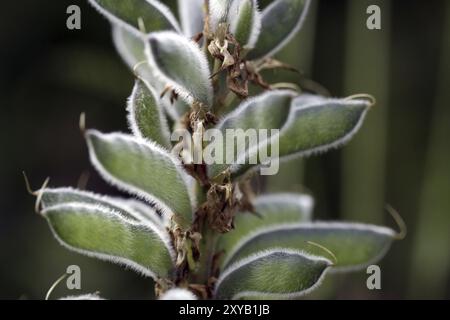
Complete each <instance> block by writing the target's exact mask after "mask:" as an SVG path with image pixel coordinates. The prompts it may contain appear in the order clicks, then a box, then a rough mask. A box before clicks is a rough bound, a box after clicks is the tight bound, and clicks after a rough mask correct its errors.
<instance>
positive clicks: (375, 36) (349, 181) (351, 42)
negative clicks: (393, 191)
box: [341, 0, 390, 224]
mask: <svg viewBox="0 0 450 320" xmlns="http://www.w3.org/2000/svg"><path fill="white" fill-rule="evenodd" d="M370 5H378V6H379V7H380V9H381V30H369V29H368V28H367V27H366V19H367V18H368V17H369V16H368V15H367V14H366V9H367V7H368V6H370ZM347 15H348V22H347V23H348V24H347V36H346V58H345V66H346V68H345V80H344V86H345V94H346V95H351V94H354V93H370V94H371V95H373V96H374V97H375V98H376V100H377V105H376V106H375V107H374V108H372V109H371V111H370V113H369V114H368V116H367V118H366V122H365V123H364V126H363V127H362V128H361V130H360V132H358V135H356V137H355V138H354V139H353V140H352V142H351V143H350V144H349V145H348V146H346V147H345V148H344V149H343V150H342V181H341V192H342V194H341V212H342V213H343V217H344V218H345V219H347V220H360V221H364V222H369V223H376V224H381V223H382V222H383V215H384V205H385V199H384V197H385V189H384V186H385V176H386V144H387V142H386V141H387V137H386V130H387V110H388V99H389V86H390V85H389V63H390V61H389V60H390V59H389V56H390V55H389V51H390V45H389V42H390V2H389V1H386V0H376V1H375V0H373V1H372V0H370V1H369V0H351V1H349V2H348V8H347Z"/></svg>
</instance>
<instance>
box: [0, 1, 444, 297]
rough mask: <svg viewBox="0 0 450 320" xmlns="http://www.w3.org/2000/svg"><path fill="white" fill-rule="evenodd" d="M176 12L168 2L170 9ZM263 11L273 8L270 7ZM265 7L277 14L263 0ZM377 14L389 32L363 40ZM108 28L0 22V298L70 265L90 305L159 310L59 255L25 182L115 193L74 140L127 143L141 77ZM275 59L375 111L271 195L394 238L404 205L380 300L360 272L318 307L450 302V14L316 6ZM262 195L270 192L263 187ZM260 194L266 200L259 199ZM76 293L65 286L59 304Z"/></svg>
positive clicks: (0, 15)
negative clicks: (305, 198) (302, 195)
mask: <svg viewBox="0 0 450 320" xmlns="http://www.w3.org/2000/svg"><path fill="white" fill-rule="evenodd" d="M165 2H170V1H165ZM263 2H264V1H263ZM266 2H267V1H266ZM70 4H77V5H79V6H80V7H81V9H82V29H81V30H79V31H69V30H67V29H66V18H67V15H66V8H67V6H69V5H70ZM370 4H378V5H379V6H380V7H381V10H382V30H381V31H369V30H367V29H366V27H365V22H366V19H367V15H366V8H367V6H368V5H370ZM110 33H111V32H110V27H109V25H108V23H107V22H106V21H105V19H103V18H102V17H101V16H100V15H98V14H97V13H96V12H95V10H93V9H92V8H91V7H89V6H88V5H87V3H86V1H77V0H71V1H66V0H58V1H50V0H41V1H32V0H23V1H20V2H19V1H7V2H5V3H2V9H1V11H0V46H1V50H0V128H1V131H0V132H1V134H0V298H3V299H19V298H23V299H42V298H44V296H45V293H46V291H47V289H48V288H49V287H50V286H51V284H52V283H53V282H54V281H55V280H56V279H57V278H58V277H59V276H60V275H61V274H63V273H64V272H65V269H66V267H67V266H68V265H71V264H77V265H79V266H80V267H81V269H82V290H81V292H82V293H88V292H95V291H97V290H99V291H101V294H102V295H103V296H105V297H107V298H123V299H132V298H151V297H152V291H153V289H152V284H151V280H148V279H145V278H141V277H140V276H137V275H135V274H134V273H133V272H131V271H123V270H122V269H121V268H120V267H118V266H115V265H111V264H108V263H105V262H100V261H95V260H91V259H89V258H85V257H82V256H79V255H77V254H74V253H71V252H68V251H66V250H65V249H63V248H62V247H60V246H59V245H58V244H57V243H56V241H55V240H54V239H53V238H52V235H51V234H50V231H49V229H48V226H47V225H46V222H45V221H44V220H43V219H41V218H40V217H39V216H38V215H37V214H35V213H34V210H33V207H34V198H33V197H32V196H30V195H28V194H27V192H26V189H25V184H24V180H23V178H22V170H25V171H26V172H27V174H28V176H29V178H30V181H31V183H32V187H33V188H35V189H37V188H39V187H40V185H41V184H42V182H43V181H44V179H45V178H46V177H47V176H50V177H51V186H66V185H72V186H76V185H77V181H78V180H79V177H80V176H81V175H82V174H83V172H89V173H90V179H89V182H88V189H91V190H95V191H96V192H101V193H116V191H115V190H113V189H112V188H110V187H108V186H107V185H106V183H104V182H103V181H101V179H100V178H99V177H98V175H97V174H96V173H95V172H94V171H93V170H92V168H91V166H90V164H89V162H88V157H87V152H86V148H85V143H84V141H83V139H82V136H81V134H80V132H79V129H78V118H79V115H80V113H81V112H86V114H87V124H88V127H95V128H98V129H99V130H101V131H107V132H108V131H117V130H119V131H126V130H127V125H126V119H125V102H126V98H127V97H128V96H129V94H130V92H131V89H132V84H133V78H132V76H131V73H130V72H129V71H128V70H127V68H126V67H125V66H124V64H123V63H122V62H121V60H120V58H119V57H118V55H117V54H116V53H115V51H114V48H113V45H112V42H111V37H110ZM278 57H279V58H281V59H283V60H284V61H286V62H289V63H291V64H293V65H295V66H296V67H298V68H299V69H301V70H302V71H303V75H302V76H300V75H298V74H291V73H286V72H284V71H283V72H281V71H279V72H277V73H272V74H267V75H266V76H267V77H268V78H269V79H270V77H271V78H272V80H274V81H275V80H276V79H283V80H290V81H293V82H296V83H299V82H302V81H304V79H305V78H306V77H307V78H310V79H313V80H315V81H316V82H318V83H320V84H322V85H323V86H324V87H326V88H327V89H328V90H329V91H330V92H331V94H332V95H333V96H348V95H350V94H353V93H361V92H365V93H371V94H373V95H374V96H376V97H377V100H378V105H377V106H376V107H375V108H374V109H373V110H372V111H371V112H370V114H369V116H368V121H367V122H366V123H365V125H364V127H363V129H362V131H361V132H360V133H359V134H358V136H357V138H356V139H355V140H354V141H352V142H351V143H350V144H349V145H348V146H346V147H345V148H343V149H341V150H335V151H332V152H329V153H327V154H325V155H321V156H317V157H313V158H310V159H307V160H305V161H296V162H294V163H289V164H287V165H285V166H284V168H283V169H282V171H281V173H280V174H279V176H277V177H275V178H270V179H268V181H266V183H261V186H264V185H265V187H264V188H266V189H267V190H285V191H289V190H292V191H295V190H305V189H306V190H308V191H309V192H311V193H312V194H313V195H314V196H315V198H316V210H315V215H316V217H317V218H318V219H345V220H356V221H363V222H368V223H375V224H383V225H388V226H391V227H395V224H394V223H393V222H392V219H390V218H389V215H388V214H387V213H386V212H385V210H384V205H385V204H386V203H389V204H391V205H392V206H394V207H395V208H396V209H397V210H398V211H399V212H400V214H401V215H402V217H403V218H404V219H405V221H406V223H407V225H408V228H409V234H408V236H407V238H406V239H405V240H403V241H400V242H396V243H394V245H393V248H392V249H391V250H390V251H389V253H388V254H387V256H386V257H385V258H384V259H383V261H382V263H381V267H382V290H380V291H369V290H367V288H366V283H365V281H366V277H367V275H366V274H365V272H364V271H361V272H358V273H356V274H349V275H344V274H341V275H336V276H332V277H330V279H329V280H327V281H326V283H325V284H324V286H323V288H321V289H320V290H318V291H317V292H316V293H314V295H313V296H312V297H315V298H358V299H360V298H368V299H378V298H384V299H395V298H400V299H403V298H447V299H448V298H449V297H450V277H449V275H450V270H449V269H450V249H449V247H450V246H449V245H450V232H449V230H450V169H449V165H450V145H449V140H450V90H449V89H450V1H445V0H441V1H439V0H433V1H394V0H391V1H388V0H385V1H382V0H377V1H376V0H373V1H366V0H349V1H335V0H321V1H315V2H314V4H313V6H312V10H311V12H310V15H309V17H308V19H307V21H306V25H305V27H304V28H303V30H302V32H301V33H300V34H299V36H298V37H296V39H295V40H294V41H293V42H292V43H291V44H290V45H289V46H288V47H287V48H286V49H285V50H283V52H282V53H281V54H279V55H278ZM261 189H263V187H261ZM260 191H264V190H260ZM79 293H80V292H69V291H67V290H65V289H64V286H63V285H62V286H60V287H58V288H57V289H56V291H55V292H54V294H53V297H59V296H62V295H67V294H79Z"/></svg>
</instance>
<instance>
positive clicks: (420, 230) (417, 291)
mask: <svg viewBox="0 0 450 320" xmlns="http://www.w3.org/2000/svg"><path fill="white" fill-rule="evenodd" d="M445 7H446V9H445V10H446V14H445V29H444V32H443V35H442V52H441V58H440V64H439V69H438V70H439V82H438V87H437V90H436V97H435V101H434V103H435V105H436V107H435V111H434V115H433V119H432V122H431V134H430V138H429V143H428V153H427V158H426V165H425V178H424V181H423V184H422V192H421V195H420V199H419V202H420V205H419V216H418V221H417V227H416V228H417V231H416V233H415V235H414V239H413V244H414V245H413V248H414V249H413V251H412V258H411V272H410V274H409V281H408V284H409V292H408V295H409V298H413V299H418V298H420V299H424V298H426V299H442V298H444V297H445V294H446V292H445V291H446V289H447V287H446V286H447V285H448V281H449V280H450V271H449V270H450V249H449V244H450V233H449V225H450V214H449V212H450V199H449V197H448V193H449V190H450V170H449V163H450V149H449V145H448V137H449V136H450V125H449V123H450V108H449V106H450V93H449V90H448V84H449V83H450V42H449V39H450V3H449V2H448V1H446V2H445Z"/></svg>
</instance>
